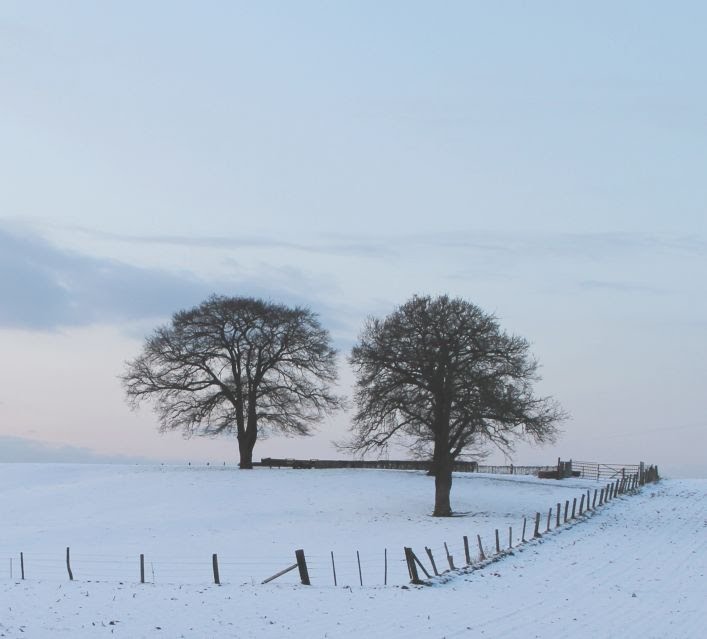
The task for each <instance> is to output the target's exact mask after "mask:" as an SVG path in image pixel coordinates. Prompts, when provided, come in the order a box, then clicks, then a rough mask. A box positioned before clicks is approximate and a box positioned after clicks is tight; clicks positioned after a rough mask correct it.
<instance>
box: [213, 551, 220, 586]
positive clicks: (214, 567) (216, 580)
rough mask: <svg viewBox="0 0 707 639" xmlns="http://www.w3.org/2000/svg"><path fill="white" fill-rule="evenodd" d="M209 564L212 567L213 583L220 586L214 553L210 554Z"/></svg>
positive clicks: (216, 557) (216, 559)
mask: <svg viewBox="0 0 707 639" xmlns="http://www.w3.org/2000/svg"><path fill="white" fill-rule="evenodd" d="M211 566H212V568H213V569H214V583H215V584H216V585H217V586H220V585H221V578H220V577H219V574H218V556H217V555H216V553H214V554H213V555H211Z"/></svg>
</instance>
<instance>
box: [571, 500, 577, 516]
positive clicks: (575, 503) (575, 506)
mask: <svg viewBox="0 0 707 639" xmlns="http://www.w3.org/2000/svg"><path fill="white" fill-rule="evenodd" d="M576 510H577V498H576V497H575V498H574V499H573V500H572V519H574V514H575V511H576Z"/></svg>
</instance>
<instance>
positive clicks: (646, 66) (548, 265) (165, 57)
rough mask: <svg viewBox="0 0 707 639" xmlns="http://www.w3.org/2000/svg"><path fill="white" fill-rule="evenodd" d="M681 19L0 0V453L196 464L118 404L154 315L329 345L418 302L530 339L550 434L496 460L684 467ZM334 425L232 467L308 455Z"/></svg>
mask: <svg viewBox="0 0 707 639" xmlns="http://www.w3.org/2000/svg"><path fill="white" fill-rule="evenodd" d="M706 23H707V6H706V5H704V4H703V3H698V2H694V3H686V2H683V3H681V2H678V3H670V5H668V4H666V3H652V2H621V3H616V2H603V3H602V2H595V3H591V4H587V3H579V2H576V3H573V2H563V3H561V2H527V3H524V2H486V3H481V2H434V3H433V2H257V3H256V2H252V3H240V2H199V3H197V2H150V3H145V2H129V1H121V2H110V3H109V2H103V3H96V2H88V1H86V2H78V1H75V2H68V3H56V2H31V1H26V0H25V1H21V2H19V1H18V2H12V1H5V2H3V4H2V6H0V176H2V188H0V296H1V297H2V305H1V306H0V352H2V353H3V361H4V363H5V366H4V367H3V369H4V371H3V372H2V373H0V389H1V390H0V436H2V435H5V436H8V437H20V438H21V437H27V438H30V439H33V440H42V441H50V442H54V443H60V444H65V445H71V446H75V447H79V448H88V449H92V450H96V451H98V452H100V453H105V454H126V455H133V456H135V455H142V454H145V455H148V456H157V457H160V456H161V457H163V458H185V457H186V456H192V457H193V458H202V459H211V458H213V457H214V456H222V455H223V446H222V445H221V444H220V443H218V442H210V441H206V442H193V441H192V442H186V443H185V442H182V441H181V440H180V439H179V438H176V437H175V438H172V437H167V438H159V437H158V436H157V435H156V434H155V433H154V430H153V428H154V424H155V420H154V418H153V417H152V415H151V414H150V413H149V411H147V410H145V411H142V412H140V413H139V414H137V415H134V414H132V413H130V412H129V411H128V410H127V408H126V407H125V406H124V403H123V401H122V397H121V390H120V388H119V386H118V385H117V381H116V375H117V374H118V373H119V372H120V370H121V367H122V361H123V360H125V359H128V358H129V357H131V356H133V355H134V354H135V353H136V352H137V349H138V348H139V344H140V341H139V340H140V338H141V336H142V335H144V334H145V332H146V331H149V330H150V329H151V328H152V327H153V326H155V325H156V324H157V323H158V322H160V321H162V320H164V318H165V317H167V316H168V315H169V314H170V313H171V312H172V311H173V310H176V309H178V308H181V307H183V306H185V305H189V304H193V303H196V302H198V301H199V300H200V299H202V298H203V297H204V296H206V295H207V294H208V293H210V292H211V291H216V292H219V293H224V294H252V295H262V296H265V297H269V298H273V299H277V300H283V301H288V302H298V303H306V304H309V305H311V306H312V308H314V310H316V311H318V312H319V313H321V315H322V319H323V321H324V322H325V323H326V324H327V325H328V326H329V327H330V328H331V329H332V331H333V333H334V335H335V338H336V341H337V344H339V346H340V347H341V348H342V350H343V351H344V352H345V351H346V349H347V348H348V347H349V345H350V344H351V342H352V341H353V339H354V338H355V336H356V334H357V331H358V330H359V327H360V325H361V322H362V321H363V319H364V318H365V316H366V315H368V314H370V313H374V314H385V313H387V312H389V311H391V310H392V309H393V307H394V305H395V304H398V303H401V302H403V301H404V300H405V299H407V298H408V297H409V296H410V295H412V294H413V293H415V292H419V293H433V294H434V293H443V292H447V293H451V294H453V295H460V296H463V297H465V298H467V299H469V300H471V301H473V302H475V303H477V304H479V305H480V306H482V307H483V308H485V309H487V310H490V311H493V312H495V313H497V314H498V316H499V318H500V319H501V322H502V325H504V326H505V327H507V328H509V329H511V330H513V331H515V332H518V333H520V334H521V335H524V336H525V337H527V338H529V339H530V340H531V341H532V342H533V343H534V350H535V354H536V355H537V357H538V359H539V360H540V362H541V363H542V364H543V366H544V368H543V374H544V377H545V380H544V382H543V385H542V389H543V391H545V392H548V393H552V394H554V395H555V396H557V398H558V399H559V400H560V401H561V402H562V403H563V404H564V405H565V406H566V408H567V409H568V410H569V411H570V412H571V413H572V415H573V419H572V421H571V422H569V423H568V424H567V425H566V435H565V437H564V439H563V440H562V441H561V442H560V443H559V444H558V446H557V447H554V448H552V449H546V450H534V451H533V450H525V449H523V450H522V451H520V452H519V458H518V460H517V461H519V462H522V461H530V460H531V458H532V460H541V461H543V460H546V459H552V458H553V457H556V456H557V455H558V454H562V455H563V456H566V457H569V456H574V457H575V458H578V457H593V458H598V459H599V460H600V461H607V460H608V461H635V460H636V458H638V457H641V458H645V459H646V460H647V461H654V460H655V461H658V462H661V461H663V460H664V463H665V464H667V465H668V466H669V467H670V468H678V467H679V466H681V465H682V466H684V467H685V468H688V467H689V468H693V469H698V468H699V469H701V470H699V472H701V473H702V474H705V473H707V463H706V462H705V461H704V454H703V453H702V452H701V451H703V450H704V448H705V445H707V420H706V418H705V400H704V399H703V395H704V394H705V393H704V385H705V378H706V375H705V374H706V373H707V365H706V364H705V361H707V357H706V356H707V340H706V339H705V336H706V333H707V301H706V300H707V296H706V295H705V293H707V277H706V276H707V261H706V260H707V228H706V226H705V221H706V220H707V214H706V213H707V211H706V208H707V180H705V168H706V167H707V84H706V83H705V82H704V69H705V63H706V62H707V44H706V43H705V39H704V36H703V31H704V25H705V24H706ZM49 360H51V361H49ZM18 371H19V372H21V373H22V374H20V375H18V374H17V372H18ZM348 383H350V375H349V374H348V373H347V372H346V371H345V370H344V371H343V386H344V390H347V388H346V387H347V384H348ZM38 387H39V388H40V389H42V391H41V392H40V393H39V397H40V398H39V399H38V398H37V388H38ZM345 422H346V416H341V417H339V418H338V419H337V420H335V422H333V423H331V424H328V425H327V426H325V427H324V428H323V429H322V433H321V435H320V436H318V437H317V438H316V439H315V440H309V441H306V442H294V441H291V440H284V441H283V440H274V439H273V440H271V441H269V442H267V443H265V444H263V445H259V447H258V448H256V457H257V456H258V455H259V453H260V454H271V453H272V454H279V453H284V452H285V451H291V450H294V451H302V452H303V454H306V455H307V456H325V455H327V454H331V453H330V451H331V449H330V447H329V444H328V442H329V440H330V439H331V438H332V435H331V433H332V432H334V433H336V436H338V435H339V434H340V431H341V429H342V428H343V425H344V424H345ZM641 433H643V435H641ZM683 439H687V440H689V444H688V445H684V444H682V443H681V441H682V440H683ZM13 441H15V440H13ZM13 445H15V444H13ZM310 453H311V454H310ZM233 456H234V457H235V445H234V446H233ZM616 457H618V459H615V458H616ZM609 458H610V459H609ZM676 472H677V471H676Z"/></svg>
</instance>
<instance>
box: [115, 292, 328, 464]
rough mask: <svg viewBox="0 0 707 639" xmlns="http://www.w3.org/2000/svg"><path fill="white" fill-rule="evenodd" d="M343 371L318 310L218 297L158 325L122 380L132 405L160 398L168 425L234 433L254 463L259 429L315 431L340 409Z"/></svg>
mask: <svg viewBox="0 0 707 639" xmlns="http://www.w3.org/2000/svg"><path fill="white" fill-rule="evenodd" d="M336 377H337V375H336V351H335V350H334V349H333V348H332V346H331V340H330V336H329V333H328V331H327V330H326V329H324V328H322V326H321V324H320V323H319V320H318V319H317V316H316V315H315V314H314V313H313V312H312V311H310V310H309V309H306V308H300V307H296V308H290V307H287V306H284V305H281V304H274V303H270V302H265V301H263V300H259V299H252V298H246V297H218V296H212V297H210V298H209V299H208V300H206V301H205V302H203V303H202V304H200V305H199V306H197V307H195V308H192V309H190V310H186V311H180V312H178V313H175V315H174V316H173V318H172V321H171V323H170V324H168V325H166V326H161V327H159V328H157V329H156V330H155V332H154V333H153V334H152V335H150V336H149V337H148V338H147V339H146V341H145V344H144V347H143V350H142V353H141V354H140V355H139V356H138V357H136V358H135V359H134V360H132V361H130V362H128V364H127V370H126V372H125V374H124V375H123V376H122V381H123V384H124V387H125V391H126V393H127V397H128V400H129V402H130V403H131V405H132V406H134V407H135V406H137V405H138V404H140V403H141V402H143V401H147V400H149V401H152V402H153V403H154V408H155V410H156V412H157V415H158V417H159V423H160V430H161V431H168V430H182V431H183V432H184V434H185V435H186V436H191V435H207V436H214V435H220V434H225V433H233V432H235V434H236V436H237V438H238V448H239V453H240V467H241V468H244V469H245V468H252V467H253V447H254V446H255V442H256V441H257V439H258V437H259V435H262V434H266V433H267V432H268V431H273V432H280V433H284V434H291V435H309V434H310V433H311V432H312V427H313V426H314V424H315V423H316V422H318V421H319V420H320V419H321V418H322V417H323V416H324V415H325V414H326V413H327V412H329V411H332V410H334V409H337V408H339V407H340V405H341V400H340V398H338V397H337V396H336V395H335V394H334V393H333V392H332V391H331V385H332V384H333V383H334V382H335V381H336Z"/></svg>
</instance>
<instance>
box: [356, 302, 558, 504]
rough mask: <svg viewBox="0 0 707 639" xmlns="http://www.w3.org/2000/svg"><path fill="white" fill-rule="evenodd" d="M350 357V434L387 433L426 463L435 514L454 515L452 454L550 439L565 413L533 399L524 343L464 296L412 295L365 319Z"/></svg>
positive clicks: (381, 437) (372, 439)
mask: <svg viewBox="0 0 707 639" xmlns="http://www.w3.org/2000/svg"><path fill="white" fill-rule="evenodd" d="M350 363H351V364H352V366H353V368H354V370H355V371H356V375H357V381H356V391H355V396H354V401H355V405H356V413H355V415H354V419H353V425H352V430H353V438H352V440H351V442H350V444H349V448H351V449H352V450H355V451H360V452H363V451H368V450H371V449H375V448H383V447H386V446H387V445H388V444H389V443H390V442H392V441H393V440H394V439H401V440H402V441H405V442H407V443H408V444H410V445H411V446H412V447H413V448H414V449H416V450H417V452H418V453H419V454H426V455H429V456H430V457H431V459H432V474H434V476H435V508H434V515H437V516H448V515H451V513H452V509H451V505H450V492H451V486H452V468H453V464H454V460H455V459H457V458H458V457H459V456H460V455H464V454H465V453H468V452H470V451H474V450H478V449H479V447H483V446H486V445H489V444H492V445H495V446H497V447H499V448H500V449H501V450H503V451H504V452H506V453H509V452H510V451H511V450H512V448H513V443H514V441H516V440H517V439H519V438H526V439H529V440H532V441H535V442H539V443H540V442H548V441H552V440H553V439H554V438H555V436H556V434H557V424H558V423H559V422H560V421H561V420H562V419H564V417H565V415H564V413H563V411H562V409H561V408H560V407H559V405H558V404H557V403H556V402H555V401H554V400H552V398H549V397H537V396H536V395H535V394H534V392H533V384H534V383H535V382H537V381H538V380H539V376H538V373H537V368H538V365H537V362H536V361H535V359H533V358H532V356H531V355H530V353H529V344H528V342H527V341H526V340H524V339H523V338H521V337H517V336H514V335H509V334H507V333H505V332H504V331H502V330H501V328H500V326H499V324H498V322H497V320H496V318H495V317H494V316H493V315H489V314H487V313H485V312H483V311H482V310H481V309H480V308H479V307H477V306H475V305H474V304H472V303H470V302H467V301H465V300H462V299H458V298H457V299H450V298H449V297H448V296H441V297H437V298H431V297H429V296H427V297H418V296H415V297H413V298H412V299H411V300H409V301H408V302H407V303H405V304H403V305H402V306H401V307H399V308H398V309H396V310H395V311H394V312H393V313H391V314H390V315H389V316H388V317H386V318H385V319H382V320H381V319H377V318H369V320H368V321H367V322H366V324H365V327H364V329H363V332H362V333H361V336H360V338H359V341H358V343H357V344H356V345H355V346H354V347H353V350H352V351H351V356H350Z"/></svg>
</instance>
